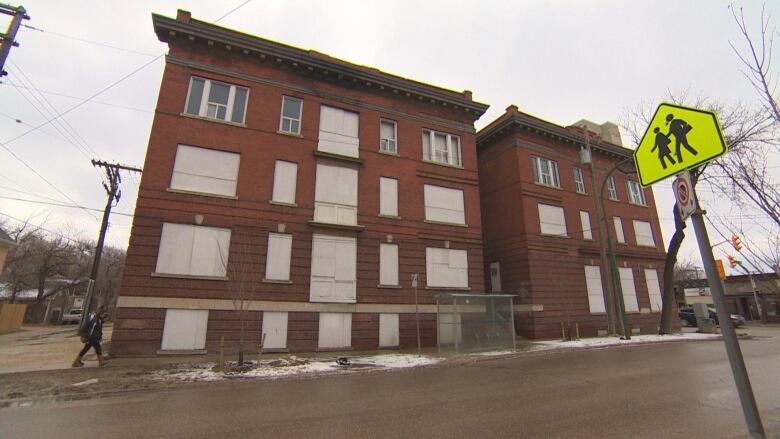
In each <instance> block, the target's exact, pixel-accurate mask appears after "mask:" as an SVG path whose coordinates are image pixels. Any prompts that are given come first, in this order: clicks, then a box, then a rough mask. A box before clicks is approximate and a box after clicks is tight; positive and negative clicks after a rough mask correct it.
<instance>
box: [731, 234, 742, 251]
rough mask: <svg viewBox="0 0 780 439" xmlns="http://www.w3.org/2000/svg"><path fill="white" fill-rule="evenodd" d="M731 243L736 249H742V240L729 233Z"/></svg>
mask: <svg viewBox="0 0 780 439" xmlns="http://www.w3.org/2000/svg"><path fill="white" fill-rule="evenodd" d="M731 245H732V246H733V247H734V250H736V251H742V241H740V240H739V236H737V235H731Z"/></svg>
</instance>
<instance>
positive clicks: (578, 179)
mask: <svg viewBox="0 0 780 439" xmlns="http://www.w3.org/2000/svg"><path fill="white" fill-rule="evenodd" d="M572 169H573V171H574V186H575V189H576V190H577V192H579V193H581V194H584V193H585V179H584V178H583V177H582V169H581V168H572Z"/></svg>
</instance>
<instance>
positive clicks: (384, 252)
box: [379, 244, 398, 286]
mask: <svg viewBox="0 0 780 439" xmlns="http://www.w3.org/2000/svg"><path fill="white" fill-rule="evenodd" d="M379 284H380V285H388V286H390V285H393V286H395V285H398V245H396V244H379Z"/></svg>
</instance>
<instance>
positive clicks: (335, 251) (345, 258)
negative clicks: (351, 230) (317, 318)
mask: <svg viewBox="0 0 780 439" xmlns="http://www.w3.org/2000/svg"><path fill="white" fill-rule="evenodd" d="M356 275H357V240H356V239H355V238H347V237H342V236H329V235H319V234H315V235H313V236H312V250H311V286H310V295H309V296H310V298H309V300H310V301H312V302H341V303H355V301H356Z"/></svg>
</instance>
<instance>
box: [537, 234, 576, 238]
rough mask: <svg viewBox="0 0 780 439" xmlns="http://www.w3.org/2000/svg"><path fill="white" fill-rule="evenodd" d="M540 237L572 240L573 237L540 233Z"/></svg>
mask: <svg viewBox="0 0 780 439" xmlns="http://www.w3.org/2000/svg"><path fill="white" fill-rule="evenodd" d="M539 236H543V237H545V238H560V239H571V236H569V235H552V234H547V233H541V232H540V233H539Z"/></svg>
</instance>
